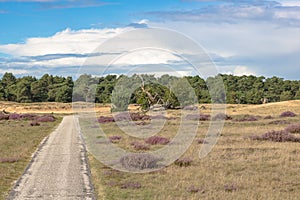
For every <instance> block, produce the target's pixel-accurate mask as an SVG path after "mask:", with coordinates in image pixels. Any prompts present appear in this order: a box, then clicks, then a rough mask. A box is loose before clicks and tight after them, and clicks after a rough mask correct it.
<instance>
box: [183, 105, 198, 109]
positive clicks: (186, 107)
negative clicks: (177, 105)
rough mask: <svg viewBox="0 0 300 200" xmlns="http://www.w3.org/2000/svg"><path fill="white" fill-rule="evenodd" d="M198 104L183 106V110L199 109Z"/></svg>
mask: <svg viewBox="0 0 300 200" xmlns="http://www.w3.org/2000/svg"><path fill="white" fill-rule="evenodd" d="M197 109H198V106H185V107H183V110H197Z"/></svg>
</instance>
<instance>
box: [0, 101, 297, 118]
mask: <svg viewBox="0 0 300 200" xmlns="http://www.w3.org/2000/svg"><path fill="white" fill-rule="evenodd" d="M203 106H204V107H205V109H203ZM199 107H202V108H201V109H200V111H201V112H203V113H210V109H211V105H210V104H201V105H199ZM84 109H85V108H82V110H84ZM3 110H5V111H7V112H12V113H13V112H16V113H57V114H70V113H74V111H75V110H73V107H72V103H55V102H47V103H15V102H0V111H3ZM129 110H131V111H137V110H138V106H136V105H130V107H129ZM93 111H96V112H97V113H98V114H101V115H110V104H105V105H103V104H96V105H95V108H93ZM284 111H292V112H295V113H297V114H300V100H293V101H285V102H278V103H268V104H261V105H245V104H227V105H226V112H227V114H229V115H241V114H251V115H265V113H273V115H279V114H280V113H282V112H284Z"/></svg>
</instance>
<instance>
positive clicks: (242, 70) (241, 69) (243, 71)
mask: <svg viewBox="0 0 300 200" xmlns="http://www.w3.org/2000/svg"><path fill="white" fill-rule="evenodd" d="M233 75H235V76H243V75H246V76H249V75H256V74H255V72H253V71H252V70H250V69H249V68H248V67H246V66H237V67H236V68H235V69H234V72H233Z"/></svg>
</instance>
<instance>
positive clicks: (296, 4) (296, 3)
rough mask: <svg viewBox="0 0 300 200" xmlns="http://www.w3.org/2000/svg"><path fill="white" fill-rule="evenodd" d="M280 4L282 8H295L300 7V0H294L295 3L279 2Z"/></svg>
mask: <svg viewBox="0 0 300 200" xmlns="http://www.w3.org/2000/svg"><path fill="white" fill-rule="evenodd" d="M279 2H280V4H281V5H282V6H290V7H293V6H300V1H299V0H297V1H296V0H294V1H289V0H287V1H286V0H279Z"/></svg>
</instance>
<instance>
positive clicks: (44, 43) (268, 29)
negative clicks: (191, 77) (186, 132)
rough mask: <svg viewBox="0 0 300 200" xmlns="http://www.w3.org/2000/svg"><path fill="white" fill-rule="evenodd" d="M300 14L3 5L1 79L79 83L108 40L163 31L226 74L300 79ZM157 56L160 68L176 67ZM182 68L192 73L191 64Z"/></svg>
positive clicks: (230, 1) (115, 3)
mask: <svg viewBox="0 0 300 200" xmlns="http://www.w3.org/2000/svg"><path fill="white" fill-rule="evenodd" d="M299 13H300V2H299V1H296V0H278V1H269V0H219V1H214V0H151V1H137V0H131V1H129V0H128V1H127V0H123V1H121V0H60V1H58V0H0V23H1V31H0V75H1V74H3V73H5V72H7V71H10V72H13V73H15V74H16V75H18V76H22V75H34V76H41V75H42V74H44V73H51V74H58V75H64V76H67V75H71V76H74V75H75V74H76V73H77V71H78V68H79V67H80V66H82V67H84V65H85V63H86V61H85V60H86V59H88V58H90V57H91V55H95V54H92V53H93V52H94V50H95V48H97V46H99V45H100V44H101V43H102V42H104V41H105V40H107V39H110V38H113V37H115V36H117V35H119V34H121V33H123V32H126V31H130V30H131V31H132V30H135V29H139V28H141V27H150V28H151V27H159V28H167V29H170V30H174V31H178V32H180V33H181V34H184V35H185V36H187V37H189V38H191V39H193V40H194V41H196V42H197V43H198V44H199V45H200V46H202V47H203V48H204V49H205V51H206V52H207V53H208V54H209V56H210V57H211V58H212V60H213V61H214V62H215V64H216V66H217V69H218V71H219V72H220V73H230V74H235V75H243V74H245V75H249V74H254V75H258V76H260V75H263V76H267V77H270V76H273V75H276V76H280V77H283V78H286V79H299V74H300V66H299V65H300V64H299V63H300V56H299V55H300V15H299ZM174 42H176V41H174ZM147 55H148V54H147ZM151 55H152V56H153V57H154V58H155V59H154V60H153V62H154V63H155V64H157V65H159V64H161V65H163V64H166V61H164V59H165V60H167V61H170V63H174V61H176V58H174V56H173V55H169V56H167V55H164V54H161V53H159V52H154V51H152V54H151ZM131 56H132V57H134V56H138V57H141V54H139V53H137V54H136V55H131ZM148 56H149V55H148ZM150 57H151V56H150ZM145 59H150V58H149V57H145ZM128 60H129V59H127V61H128ZM131 60H132V59H131ZM123 61H124V60H123ZM125 61H126V59H125ZM125 61H124V62H123V66H122V65H120V66H118V69H119V73H121V72H123V71H126V70H128V63H126V62H125ZM170 63H168V64H170ZM135 64H140V65H143V64H148V65H149V63H143V62H142V61H141V59H136V62H135ZM122 67H123V68H122ZM176 67H178V68H177V69H176V70H178V71H180V72H181V73H182V74H186V75H188V74H190V72H189V70H190V68H189V67H188V66H186V63H182V64H181V65H178V66H176ZM151 69H153V67H152V68H151ZM114 73H118V71H114Z"/></svg>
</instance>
